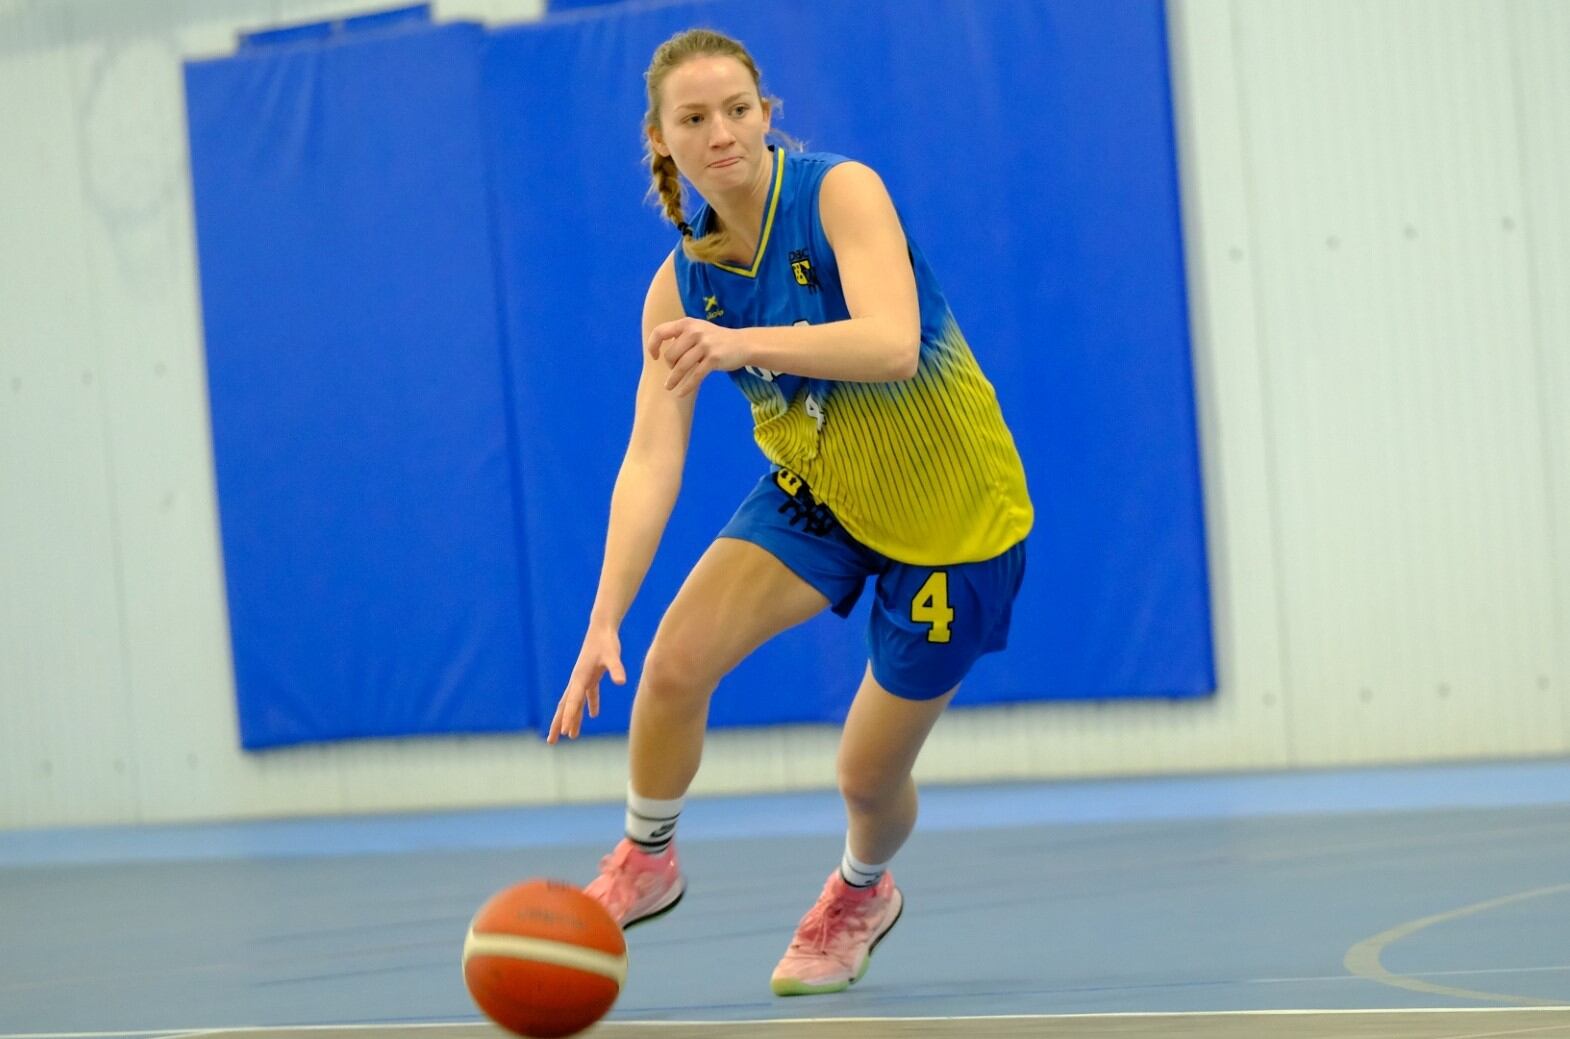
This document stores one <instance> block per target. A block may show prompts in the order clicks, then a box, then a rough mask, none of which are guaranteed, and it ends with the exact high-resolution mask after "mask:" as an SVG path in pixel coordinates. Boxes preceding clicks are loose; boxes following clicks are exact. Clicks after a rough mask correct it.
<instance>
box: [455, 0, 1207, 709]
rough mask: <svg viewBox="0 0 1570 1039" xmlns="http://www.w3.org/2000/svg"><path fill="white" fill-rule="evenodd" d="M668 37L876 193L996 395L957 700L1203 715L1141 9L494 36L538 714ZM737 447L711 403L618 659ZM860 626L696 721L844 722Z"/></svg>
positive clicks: (627, 272) (585, 530)
mask: <svg viewBox="0 0 1570 1039" xmlns="http://www.w3.org/2000/svg"><path fill="white" fill-rule="evenodd" d="M694 24H704V25H712V26H714V27H716V28H720V29H722V30H724V31H726V32H730V33H732V34H734V35H736V36H738V37H740V38H741V39H743V40H744V41H746V42H747V43H748V45H749V46H750V47H751V48H752V49H753V52H754V54H755V56H756V57H757V59H758V62H759V64H760V66H761V67H762V69H763V70H764V76H765V87H766V88H767V89H768V90H769V91H771V92H773V93H774V94H776V95H778V96H779V97H781V98H783V99H784V100H785V102H786V105H785V110H784V118H783V120H782V121H781V126H782V128H783V129H785V130H787V131H789V132H791V133H793V134H795V135H797V136H799V137H804V138H806V140H807V143H808V146H809V147H814V148H821V149H824V150H832V151H838V152H842V153H846V154H849V155H851V156H853V157H856V158H859V159H862V160H864V161H866V162H868V163H869V164H871V165H872V166H874V167H875V168H876V169H878V170H879V171H880V172H881V173H882V174H883V176H884V178H885V180H886V182H887V183H888V185H889V188H890V190H891V192H892V194H893V196H894V198H895V200H896V202H897V203H898V204H899V205H900V207H901V209H902V211H903V213H904V216H905V219H906V223H907V228H908V230H909V232H910V233H911V234H912V235H914V236H915V237H917V238H918V239H919V240H920V241H921V242H922V244H923V247H924V248H925V249H926V250H927V253H928V255H929V257H930V258H931V260H932V264H933V266H934V268H935V269H936V271H937V273H938V276H939V278H940V279H942V281H943V283H944V285H945V287H946V289H947V291H948V294H949V296H950V299H951V302H952V303H953V306H954V309H955V312H956V314H957V316H958V318H959V321H960V324H961V325H962V327H964V328H965V329H966V331H967V333H968V336H969V338H970V341H971V343H972V345H973V346H974V348H975V350H976V352H977V354H978V355H979V357H980V359H981V362H982V364H983V366H984V368H985V369H986V370H987V372H988V373H989V375H990V376H991V377H992V379H993V380H994V382H995V383H996V384H997V386H998V391H999V395H1000V397H1001V399H1002V402H1003V406H1004V412H1005V415H1006V417H1007V418H1008V421H1009V423H1010V425H1011V426H1012V428H1013V430H1014V432H1015V436H1016V438H1017V441H1018V443H1019V446H1020V449H1021V452H1022V453H1023V455H1024V457H1025V461H1026V467H1027V470H1028V474H1029V479H1030V486H1031V490H1032V495H1033V497H1034V500H1035V503H1036V507H1037V510H1038V522H1037V527H1036V531H1035V533H1034V535H1033V536H1032V540H1031V544H1030V563H1029V567H1028V573H1027V579H1026V585H1025V588H1024V590H1023V592H1022V594H1021V597H1020V601H1019V603H1018V607H1017V609H1016V612H1015V626H1014V635H1013V639H1012V644H1011V649H1010V650H1009V652H1007V653H1006V654H1003V655H1001V656H994V657H990V658H987V659H985V660H984V661H983V663H982V664H981V665H980V666H979V667H978V668H977V669H976V671H975V673H974V675H973V677H972V678H971V680H970V681H969V682H968V683H967V684H966V687H965V689H964V691H963V692H962V693H961V700H960V702H962V703H983V702H998V701H1011V700H1025V699H1040V698H1050V699H1067V698H1100V697H1122V696H1194V695H1200V694H1204V693H1207V692H1209V691H1211V690H1213V689H1214V686H1215V682H1214V670H1213V663H1212V655H1211V642H1210V623H1209V604H1208V592H1207V583H1206V566H1205V545H1204V529H1203V521H1202V507H1201V506H1202V503H1201V494H1200V484H1199V470H1198V451H1197V444H1196V433H1195V414H1194V403H1193V387H1192V378H1191V372H1190V361H1189V338H1188V323H1187V311H1186V302H1185V290H1184V279H1183V257H1182V246H1181V232H1180V227H1179V207H1178V188H1177V177H1176V161H1175V148H1174V142H1173V131H1172V116H1171V96H1170V93H1169V87H1168V82H1167V59H1166V39H1165V30H1164V21H1163V10H1162V5H1161V4H1160V3H1159V2H1158V0H1122V2H1119V3H1113V4H1095V5H1087V4H1083V3H1080V2H1078V0H1053V2H1047V3H1035V4H1024V3H1018V4H1001V3H985V4H978V3H973V2H971V0H868V2H863V3H858V4H842V3H836V2H817V3H802V4H791V5H779V4H754V3H747V2H743V0H716V2H707V3H687V4H670V5H627V6H618V7H612V8H607V9H606V10H605V11H604V12H603V13H602V14H601V15H600V16H598V17H593V18H584V17H576V18H571V19H562V20H561V21H559V22H554V21H546V22H544V23H540V24H536V25H530V26H522V27H517V28H512V29H508V30H504V31H499V32H496V33H493V35H492V40H491V45H490V47H489V48H488V50H487V54H486V63H487V64H486V74H485V80H486V86H487V91H488V94H489V111H490V113H491V119H492V125H491V141H492V146H493V149H494V160H495V177H496V184H497V199H498V218H499V227H500V229H501V235H500V239H499V242H500V257H501V261H502V271H503V286H504V287H503V295H504V297H505V299H506V302H507V339H508V343H509V348H510V350H511V351H512V352H513V355H514V357H515V359H516V360H515V363H514V366H513V370H514V372H515V373H516V382H515V400H516V403H517V407H518V414H519V424H518V428H519V432H520V449H521V451H522V453H523V458H524V462H523V466H522V473H523V481H524V489H525V497H526V500H527V501H528V502H529V503H530V507H529V509H528V515H527V517H526V521H525V531H526V533H525V538H524V543H525V546H526V552H527V555H528V559H529V569H530V573H531V575H532V578H533V584H532V587H533V589H534V591H535V594H534V597H533V600H532V602H531V604H530V606H531V610H532V614H531V628H532V630H533V631H534V633H535V637H536V640H537V655H536V661H537V665H538V671H537V677H536V685H535V692H536V693H537V695H539V697H540V698H541V699H540V709H541V711H542V713H548V711H547V710H546V707H547V705H549V704H553V703H554V701H555V698H556V696H557V695H558V693H559V692H560V689H561V687H562V685H563V683H564V682H565V679H566V676H567V675H568V673H569V671H570V669H571V666H572V663H573V660H574V657H575V654H576V651H577V647H578V642H579V639H580V638H581V636H582V632H583V625H584V621H585V619H586V617H587V613H588V609H589V605H590V603H591V601H592V599H593V596H594V579H595V576H596V573H597V566H598V560H599V551H600V545H601V539H602V536H603V532H604V517H605V512H606V502H607V501H608V499H609V494H610V489H611V486H612V483H613V481H614V478H615V473H616V469H617V466H618V464H619V462H620V459H621V452H622V449H623V448H624V447H625V444H626V438H627V435H628V431H629V428H630V421H631V413H632V401H633V391H634V385H635V382H636V379H637V372H638V365H639V363H640V361H639V354H638V347H639V328H638V324H639V308H640V304H641V301H642V299H643V295H644V292H645V290H646V288H647V285H648V280H649V277H650V275H651V274H652V273H653V271H654V269H655V268H656V267H657V266H658V264H659V262H660V260H661V259H662V257H663V256H664V255H665V253H666V252H667V251H668V250H669V249H670V248H671V247H672V245H673V244H674V242H675V234H674V231H673V230H672V229H671V228H670V227H669V225H667V224H664V223H663V222H661V221H660V220H659V219H658V217H657V215H656V214H655V213H654V211H653V210H651V209H650V208H648V207H647V206H646V205H644V204H643V202H642V199H643V195H644V192H645V190H646V189H647V187H648V181H647V176H646V173H645V172H644V170H643V168H642V167H641V165H640V162H639V159H640V141H639V136H638V127H639V117H640V115H641V113H642V111H643V109H644V106H645V103H644V96H643V87H642V77H641V75H640V73H641V71H642V69H643V67H644V66H645V65H646V64H647V61H648V58H649V54H650V52H651V51H652V50H653V49H654V47H655V46H656V45H657V44H658V43H659V42H660V41H661V40H662V39H664V38H666V37H667V36H668V35H670V34H671V33H673V32H676V31H678V30H680V29H682V28H685V27H688V26H691V25H694ZM547 70H554V72H555V73H556V74H552V72H551V71H547ZM749 432H750V431H749V422H748V419H747V415H746V409H745V407H744V405H743V402H742V400H741V396H740V394H739V393H738V392H737V391H736V390H735V389H734V388H732V387H731V386H730V385H729V384H728V380H725V379H713V380H710V383H709V384H708V385H706V387H705V389H704V391H703V393H702V395H701V399H700V402H699V406H698V418H697V423H696V426H695V429H694V435H693V446H692V453H691V456H690V459H689V463H688V470H687V472H688V477H687V482H686V486H685V488H684V491H683V498H682V501H681V504H680V505H679V506H678V510H677V514H676V516H675V518H674V519H673V521H672V525H671V529H670V532H669V534H668V535H667V538H666V543H665V545H664V547H663V548H662V552H661V556H660V558H659V559H658V560H657V562H656V564H655V567H654V569H653V571H652V572H651V574H650V576H649V579H648V581H647V583H646V584H645V586H644V589H643V592H642V594H641V597H640V599H639V602H638V605H637V606H636V607H635V608H634V610H633V612H632V614H631V615H630V616H629V617H628V619H627V622H626V624H625V626H624V629H623V632H622V638H623V649H624V653H625V656H626V659H627V661H628V663H629V664H636V662H637V661H638V660H640V659H641V657H642V654H643V652H644V651H645V650H646V648H647V646H648V644H649V641H650V639H651V637H652V634H653V631H654V628H655V625H656V624H657V622H658V619H659V614H660V611H661V610H662V609H663V606H664V604H665V603H666V602H668V601H669V600H670V598H671V597H672V595H673V594H674V593H675V591H676V589H677V587H678V586H679V584H680V582H681V579H682V577H683V576H684V575H685V573H686V571H687V569H688V568H689V567H690V565H691V563H692V562H693V561H694V560H695V559H696V558H697V556H698V555H699V553H701V551H702V550H703V548H704V546H705V545H706V544H707V543H708V541H709V539H710V538H711V537H712V536H713V534H714V533H715V531H717V530H718V528H719V527H720V526H721V525H722V524H723V523H724V521H725V520H726V519H727V518H728V517H729V515H730V512H731V511H732V510H733V509H734V507H735V505H736V504H737V503H738V502H739V500H740V498H741V496H742V495H743V494H744V493H745V491H746V490H747V489H748V487H749V486H750V485H751V482H752V480H753V479H755V478H756V476H757V475H758V474H759V473H760V472H761V471H762V469H763V465H764V463H763V460H762V458H761V456H760V455H759V454H758V452H757V450H756V448H755V447H754V446H753V445H752V443H751V440H750V435H749ZM542 503H548V505H546V506H545V507H543V508H542ZM865 609H866V604H865V602H864V603H863V606H862V608H861V609H859V610H858V611H857V613H856V614H855V615H853V617H852V618H851V619H850V621H849V622H848V623H847V622H844V621H839V620H837V619H833V618H824V619H821V620H819V621H815V622H812V623H811V624H809V625H807V626H805V627H804V628H801V629H798V630H797V631H794V632H791V633H788V634H787V635H785V636H783V637H781V638H780V639H778V640H777V641H776V642H775V643H774V644H772V645H770V646H767V647H765V648H764V649H763V650H761V651H760V652H758V653H757V654H756V655H755V656H754V657H753V658H752V659H751V660H749V661H748V662H747V663H745V664H743V665H742V667H741V668H740V669H739V670H738V671H737V672H735V673H734V674H733V675H732V677H731V678H730V679H728V680H727V681H726V683H725V684H724V686H723V687H722V689H721V692H720V695H719V696H718V697H717V698H716V699H715V702H714V707H713V710H712V713H711V721H712V723H713V724H716V725H730V724H752V723H758V722H778V721H810V720H834V719H839V718H842V717H843V715H844V711H845V709H846V706H847V705H848V702H849V697H850V694H851V693H852V692H853V690H854V689H855V687H856V684H857V682H858V681H859V679H860V677H861V665H860V661H862V660H864V658H865V649H864V647H863V644H862V634H863V630H864V626H865V616H866V613H865ZM629 699H630V698H629V697H628V696H627V695H625V694H624V693H614V692H613V693H612V694H611V695H609V696H607V697H606V700H605V709H604V713H603V714H602V717H601V718H600V719H599V721H598V722H597V723H591V725H590V728H591V729H594V730H601V731H603V730H617V729H621V728H624V727H625V725H626V720H627V714H628V706H629Z"/></svg>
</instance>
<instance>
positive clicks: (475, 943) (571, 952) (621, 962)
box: [463, 928, 627, 988]
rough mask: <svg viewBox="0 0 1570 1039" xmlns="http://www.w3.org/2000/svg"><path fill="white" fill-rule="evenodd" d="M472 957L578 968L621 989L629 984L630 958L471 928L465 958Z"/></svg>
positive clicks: (566, 943)
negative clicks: (476, 931) (628, 967)
mask: <svg viewBox="0 0 1570 1039" xmlns="http://www.w3.org/2000/svg"><path fill="white" fill-rule="evenodd" d="M471 956H510V957H512V958H513V959H515V960H537V961H538V962H540V963H552V964H555V965H556V966H558V967H574V968H576V969H578V970H586V971H588V972H589V973H590V974H599V975H602V976H604V977H607V978H610V979H611V980H612V981H614V982H616V987H617V988H620V987H621V986H622V985H623V984H625V983H626V981H627V957H626V956H625V955H622V956H613V955H611V954H610V953H608V952H600V951H599V950H598V949H585V948H583V947H582V946H581V945H572V944H570V943H568V942H553V941H551V940H550V939H548V938H523V937H520V936H518V935H516V934H475V933H474V930H473V929H472V928H471V929H470V931H469V934H468V937H466V938H465V939H464V940H463V958H464V961H465V962H467V961H468V959H469V957H471Z"/></svg>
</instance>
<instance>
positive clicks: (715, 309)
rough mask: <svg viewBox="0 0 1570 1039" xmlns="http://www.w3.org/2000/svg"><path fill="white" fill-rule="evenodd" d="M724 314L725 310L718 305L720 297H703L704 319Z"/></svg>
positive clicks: (710, 319)
mask: <svg viewBox="0 0 1570 1039" xmlns="http://www.w3.org/2000/svg"><path fill="white" fill-rule="evenodd" d="M724 316H725V311H724V310H723V309H722V308H721V307H720V298H719V297H718V296H704V297H703V318H704V320H705V321H713V320H714V319H715V318H717V317H724Z"/></svg>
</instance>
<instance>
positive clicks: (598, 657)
mask: <svg viewBox="0 0 1570 1039" xmlns="http://www.w3.org/2000/svg"><path fill="white" fill-rule="evenodd" d="M607 672H609V673H610V676H611V681H612V682H615V683H616V684H617V685H626V684H627V671H626V669H625V668H623V667H622V666H621V639H620V638H619V637H618V636H617V634H616V629H615V628H605V627H591V628H589V632H588V634H587V635H585V636H583V648H582V649H580V650H578V662H577V663H576V664H574V665H573V668H572V677H571V678H570V679H568V681H567V691H566V692H564V693H562V694H561V702H559V703H558V704H557V705H556V716H555V717H554V718H552V719H551V731H550V733H549V734H548V735H546V737H545V742H546V743H555V742H556V741H557V740H558V739H559V738H561V737H562V736H566V737H567V738H568V739H569V740H575V739H577V738H578V733H579V732H580V731H581V730H582V727H583V708H584V705H585V704H587V705H588V708H589V717H591V718H598V717H599V716H600V679H601V678H603V677H604V676H605V674H606V673H607Z"/></svg>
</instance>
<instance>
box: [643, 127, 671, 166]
mask: <svg viewBox="0 0 1570 1039" xmlns="http://www.w3.org/2000/svg"><path fill="white" fill-rule="evenodd" d="M644 132H645V133H647V134H648V135H649V146H650V147H652V148H653V149H654V154H655V155H659V156H662V157H664V158H667V159H668V158H670V155H671V150H670V148H668V147H666V145H665V137H664V135H663V134H661V133H660V128H659V127H658V126H651V127H649V128H648V129H647V130H646V131H644Z"/></svg>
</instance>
